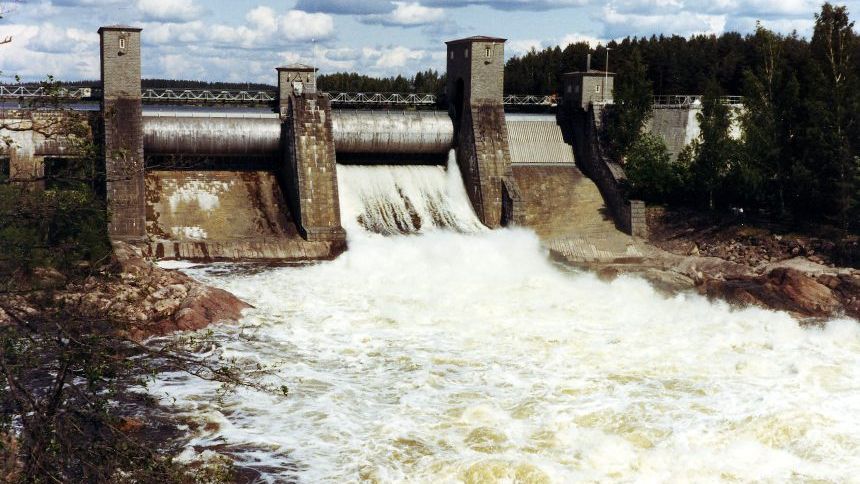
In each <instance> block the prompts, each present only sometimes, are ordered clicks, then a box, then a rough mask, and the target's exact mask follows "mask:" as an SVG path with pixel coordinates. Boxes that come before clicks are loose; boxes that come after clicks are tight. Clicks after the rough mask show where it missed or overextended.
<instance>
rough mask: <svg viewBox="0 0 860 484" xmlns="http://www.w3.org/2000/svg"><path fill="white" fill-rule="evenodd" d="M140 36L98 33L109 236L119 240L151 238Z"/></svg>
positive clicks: (134, 31)
mask: <svg viewBox="0 0 860 484" xmlns="http://www.w3.org/2000/svg"><path fill="white" fill-rule="evenodd" d="M140 31H141V29H139V28H134V27H126V26H110V27H102V28H100V29H99V35H100V37H101V72H102V89H103V99H102V117H103V120H104V130H103V133H104V143H103V149H104V156H105V172H106V175H107V203H108V210H109V211H110V223H109V227H108V232H109V235H110V237H111V239H115V240H130V241H141V240H143V239H145V238H146V209H145V188H144V158H143V120H142V104H141V89H140Z"/></svg>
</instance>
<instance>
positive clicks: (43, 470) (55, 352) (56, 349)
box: [0, 294, 277, 484]
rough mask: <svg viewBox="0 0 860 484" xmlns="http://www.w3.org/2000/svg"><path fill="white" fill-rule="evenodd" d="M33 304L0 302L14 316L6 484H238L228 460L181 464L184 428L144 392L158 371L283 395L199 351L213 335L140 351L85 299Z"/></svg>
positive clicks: (6, 351)
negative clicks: (28, 308) (176, 458)
mask: <svg viewBox="0 0 860 484" xmlns="http://www.w3.org/2000/svg"><path fill="white" fill-rule="evenodd" d="M26 301H27V304H28V305H31V306H32V307H35V308H37V311H25V310H24V309H23V308H20V307H17V305H20V301H18V302H17V305H14V304H10V303H12V302H13V301H9V300H7V299H4V298H0V310H3V311H4V312H5V314H6V315H8V316H9V317H10V318H11V324H8V325H3V326H0V373H2V379H3V381H4V383H5V384H4V385H3V386H0V408H2V409H3V412H2V413H1V414H0V461H2V462H4V463H6V465H5V466H4V467H0V480H3V482H22V483H41V482H99V483H100V482H119V483H139V482H163V483H177V484H196V483H201V484H202V483H207V484H208V483H220V482H235V476H234V469H233V468H232V465H230V463H229V462H226V459H224V458H221V459H216V460H214V461H209V462H206V463H203V464H202V465H197V464H195V465H194V466H193V467H187V466H186V465H184V464H179V463H177V462H175V461H174V460H173V455H175V454H176V453H178V451H179V450H180V449H181V446H182V445H183V443H184V441H183V440H182V438H181V435H180V433H179V432H177V431H176V430H175V426H176V425H177V423H178V422H177V421H175V418H173V417H172V416H171V413H170V410H169V409H166V408H162V407H160V406H159V404H158V402H157V401H155V400H154V399H152V398H150V397H148V396H146V395H144V394H141V393H139V390H141V389H145V387H146V385H147V383H148V381H149V378H150V376H151V375H154V374H157V373H159V372H184V373H189V374H193V375H195V376H196V377H199V378H203V379H206V380H210V381H215V382H220V383H221V384H222V385H223V387H224V388H225V391H230V389H232V388H235V387H236V386H239V385H242V386H251V387H253V388H255V389H258V390H263V391H268V392H270V393H272V394H277V393H276V389H274V388H268V387H265V386H262V385H259V384H257V383H254V382H253V381H250V380H246V377H245V375H247V374H250V373H251V372H249V371H245V369H243V368H238V367H237V366H236V364H235V363H234V362H230V361H225V362H221V361H219V360H214V361H212V360H207V359H203V358H201V357H197V356H196V355H195V352H196V351H199V349H200V347H201V346H202V347H206V348H208V347H211V346H212V345H213V344H215V341H214V338H213V336H212V334H211V333H208V334H204V335H201V336H196V337H193V338H185V339H183V338H179V339H174V340H170V341H167V342H165V343H164V344H162V345H160V346H159V345H147V346H143V345H140V344H138V343H135V342H133V341H130V340H128V339H126V338H125V337H123V336H121V333H120V332H119V330H120V329H122V328H123V327H124V326H123V325H124V322H122V321H117V320H115V319H112V318H111V317H108V316H107V315H106V314H105V312H104V311H102V310H97V309H94V308H92V307H88V306H87V304H86V302H78V303H75V302H70V301H66V302H58V301H57V300H55V299H53V298H52V297H51V294H44V295H38V294H35V295H34V294H31V295H29V297H28V298H27V300H26ZM266 371H267V370H266V369H265V368H264V369H262V370H260V369H254V370H253V372H256V374H263V373H264V372H266ZM135 390H138V391H135ZM10 436H14V438H10ZM4 443H5V444H6V445H5V448H4V446H3V444H4ZM10 454H12V455H13V456H15V455H17V459H15V458H11V459H10ZM10 462H11V465H10V464H9V463H10Z"/></svg>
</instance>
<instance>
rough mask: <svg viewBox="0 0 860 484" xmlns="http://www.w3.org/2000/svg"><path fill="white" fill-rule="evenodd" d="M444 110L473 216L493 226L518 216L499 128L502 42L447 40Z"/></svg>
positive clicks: (516, 194)
mask: <svg viewBox="0 0 860 484" xmlns="http://www.w3.org/2000/svg"><path fill="white" fill-rule="evenodd" d="M447 45H448V53H447V59H448V84H447V86H446V90H447V91H446V92H447V96H448V111H449V113H450V114H451V117H452V119H453V121H454V133H455V137H456V140H455V141H456V150H457V164H458V165H459V167H460V172H461V173H462V174H463V181H464V182H465V184H466V191H467V192H468V194H469V199H470V200H471V201H472V207H474V209H475V213H477V214H478V217H479V218H480V219H481V222H483V223H484V225H486V226H488V227H490V228H496V227H499V226H502V225H506V224H508V223H510V222H517V221H519V219H520V218H521V217H522V212H521V202H520V199H519V198H520V197H519V189H518V188H517V186H516V182H515V180H514V178H513V172H512V170H511V154H510V149H509V146H508V130H507V126H506V125H505V109H504V98H503V95H504V84H505V39H501V38H498V37H486V36H476V37H468V38H465V39H460V40H453V41H450V42H447Z"/></svg>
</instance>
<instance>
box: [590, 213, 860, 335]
mask: <svg viewBox="0 0 860 484" xmlns="http://www.w3.org/2000/svg"><path fill="white" fill-rule="evenodd" d="M648 223H649V231H650V238H649V240H648V241H647V242H648V243H647V244H643V245H644V246H645V250H643V252H644V257H641V258H637V259H633V260H609V261H604V262H598V263H593V264H587V266H588V267H589V268H590V269H592V270H595V271H596V272H597V273H598V274H600V275H601V276H603V277H615V276H617V275H619V274H635V275H638V276H641V277H644V278H645V279H647V280H649V281H651V282H652V283H653V284H654V285H655V286H656V287H658V288H660V289H662V290H664V291H665V292H667V293H676V292H680V291H689V290H693V291H696V292H698V293H699V294H702V295H704V296H707V297H709V298H712V299H722V300H726V301H728V302H730V303H733V304H737V305H739V306H746V305H756V306H761V307H764V308H768V309H775V310H781V311H788V312H790V313H792V314H794V315H795V316H797V317H798V318H801V319H803V320H804V321H815V320H817V319H820V318H832V317H843V316H848V317H852V318H856V319H860V270H858V269H856V268H854V267H844V266H843V267H840V263H841V262H844V261H847V262H849V263H850V262H851V261H852V260H855V259H853V257H855V255H854V254H855V253H856V251H857V248H856V244H857V241H856V240H852V239H847V240H839V241H838V242H837V241H834V240H832V239H828V238H827V237H822V236H817V237H816V236H811V235H808V234H793V233H791V232H789V231H787V230H785V229H784V228H782V227H775V226H768V225H759V224H754V223H750V222H749V221H746V220H743V219H740V218H738V217H734V218H733V217H725V216H723V217H713V216H708V215H707V214H704V215H703V214H695V213H687V212H666V211H664V210H662V209H650V210H649V217H648ZM852 244H853V246H852Z"/></svg>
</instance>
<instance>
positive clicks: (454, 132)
mask: <svg viewBox="0 0 860 484" xmlns="http://www.w3.org/2000/svg"><path fill="white" fill-rule="evenodd" d="M99 33H100V35H101V39H102V40H101V65H102V77H103V96H102V99H101V106H100V107H101V111H100V112H98V113H93V114H94V115H95V116H94V119H92V120H91V122H90V125H91V129H90V132H89V134H88V135H83V138H87V136H88V137H89V138H90V139H92V140H94V141H95V142H96V143H97V144H99V145H100V146H101V147H102V154H103V156H104V165H105V171H106V173H107V177H108V180H107V184H106V192H107V194H106V198H107V205H108V210H109V215H110V236H111V238H112V239H113V240H124V241H130V242H132V243H135V244H138V245H140V246H141V247H143V248H145V249H146V250H148V251H149V254H151V255H153V256H155V257H159V258H184V259H198V260H241V259H256V260H259V259H268V260H313V259H327V258H333V257H335V256H337V255H338V254H339V253H340V252H341V251H343V250H345V248H346V242H347V240H346V233H345V231H344V229H343V225H344V221H343V220H342V218H343V214H342V212H341V207H340V203H341V199H342V197H341V194H340V193H339V187H340V184H339V181H338V172H339V170H340V171H342V172H343V173H346V172H349V173H350V174H352V176H353V179H354V180H353V181H355V180H365V182H366V183H363V185H361V186H365V188H367V187H375V186H383V185H384V184H382V181H383V180H393V183H394V185H393V186H397V187H399V186H401V185H407V186H410V187H413V188H415V187H421V186H424V185H426V184H427V183H429V185H427V186H433V187H436V188H438V186H439V185H438V183H436V182H439V181H440V180H448V181H450V182H451V183H454V184H459V185H462V188H463V190H462V193H463V195H464V197H466V198H468V204H467V206H465V207H464V206H462V204H459V205H457V207H456V209H450V210H448V209H446V210H443V211H442V212H444V213H447V214H449V215H450V214H455V213H456V214H459V215H457V217H455V218H456V219H457V220H461V221H462V220H468V217H466V216H465V212H462V211H461V210H462V209H464V208H466V209H471V210H473V211H474V213H475V215H476V217H477V219H476V220H479V221H480V223H481V224H482V225H483V226H485V227H489V228H491V229H492V228H497V227H502V226H506V225H511V224H514V225H528V226H532V227H535V228H536V229H537V230H539V232H540V233H542V234H549V233H550V232H553V231H555V232H558V231H563V230H566V228H569V227H571V226H572V225H570V223H569V222H570V217H574V218H576V217H579V215H576V213H578V212H576V209H577V206H575V205H576V204H580V205H582V206H583V207H586V206H588V207H592V206H594V205H595V204H596V203H598V202H599V201H597V200H595V199H594V196H593V195H594V193H602V194H603V197H604V198H606V197H610V196H616V195H617V194H615V195H613V194H611V193H609V192H607V191H606V190H605V189H604V187H603V185H601V182H600V181H599V180H598V179H595V181H597V182H598V186H600V190H599V191H598V190H593V189H592V188H594V187H593V184H592V182H591V181H590V180H588V177H591V178H596V177H598V178H599V177H601V176H602V172H600V171H599V170H590V171H589V170H586V169H585V168H583V170H582V171H579V168H578V167H577V163H580V164H581V165H582V166H583V167H586V166H591V165H590V164H589V162H588V160H585V161H580V160H579V157H580V151H581V150H582V149H583V148H582V147H578V148H577V149H576V150H574V149H573V148H572V147H571V144H573V145H574V147H576V146H577V143H579V141H581V140H578V139H577V138H575V136H573V135H571V134H570V133H568V132H567V131H565V130H564V129H562V128H563V127H564V126H563V125H562V126H560V125H559V123H558V122H557V121H555V118H554V117H553V116H547V115H544V116H532V117H521V116H519V115H512V116H511V117H510V118H508V117H507V115H506V113H505V109H504V107H505V105H504V103H505V101H504V98H503V92H502V87H503V84H504V83H503V75H504V43H505V39H500V38H496V37H480V36H479V37H469V38H466V39H460V40H456V41H452V42H448V43H447V46H448V96H447V99H448V102H449V105H448V111H447V112H439V111H427V110H420V109H418V110H373V111H368V110H364V111H362V110H337V111H333V110H332V107H331V101H330V99H331V98H330V97H329V96H328V95H327V94H325V93H320V92H317V89H316V69H315V68H313V67H311V66H305V65H301V64H296V65H291V66H286V67H281V68H278V69H277V73H278V95H277V96H278V97H277V99H275V100H274V102H275V105H276V107H275V108H274V109H272V110H271V111H269V110H266V109H265V108H264V109H256V110H254V109H248V108H244V109H231V108H225V107H223V106H222V107H221V108H217V109H213V108H212V107H201V106H195V107H194V108H193V109H182V108H178V107H172V108H171V107H165V106H157V107H152V108H147V109H144V108H143V103H142V101H143V94H142V92H141V89H140V29H137V28H131V27H124V26H113V27H103V28H102V29H100V30H99ZM185 94H186V92H185V91H183V92H182V95H183V96H184V95H185ZM218 94H219V95H225V96H226V95H227V94H229V93H218ZM240 94H245V93H240ZM189 95H190V94H189ZM361 96H364V95H363V94H361ZM239 97H241V98H242V100H244V97H242V96H239ZM269 100H272V98H269ZM194 102H196V101H194ZM243 102H244V101H243ZM547 106H549V105H547ZM583 126H585V125H583ZM571 127H572V128H573V129H574V130H575V128H576V126H575V125H571ZM586 128H587V127H586ZM586 128H584V129H586ZM27 136H30V138H27ZM39 136H40V135H39V134H37V133H35V130H34V133H31V134H30V135H21V136H20V143H18V144H16V148H15V149H14V150H9V149H7V151H8V152H9V153H6V154H3V153H0V158H2V157H6V158H9V159H10V160H9V164H10V165H12V167H11V168H10V172H12V173H13V174H14V176H13V178H14V177H19V178H24V177H25V176H26V177H30V178H40V177H41V174H42V173H43V172H40V171H39V170H44V167H45V166H46V165H45V163H44V161H43V158H44V157H47V156H49V155H51V154H60V155H66V156H72V155H71V154H70V150H71V149H72V148H73V147H74V143H73V141H75V140H72V139H60V138H57V139H51V138H50V137H48V136H45V137H44V139H42V138H39ZM592 138H593V137H592ZM592 138H588V137H586V138H583V139H586V140H590V139H592ZM581 152H582V153H583V154H585V155H587V156H591V154H592V152H591V151H587V150H585V151H581ZM451 153H453V155H450V154H451ZM449 155H450V156H449ZM373 165H375V166H376V167H378V168H379V169H371V168H373ZM515 167H516V169H514V168H515ZM548 167H551V168H548ZM398 169H399V171H397V170H398ZM439 170H441V172H439ZM451 170H455V171H457V172H459V176H457V177H452V176H450V174H451ZM387 171H391V172H392V175H393V174H394V172H395V171H396V172H397V173H398V174H399V175H397V176H395V177H394V178H391V177H387V176H383V175H382V174H381V173H382V172H387ZM369 173H375V174H377V175H378V176H374V177H370V178H369V180H370V181H367V180H366V179H368V174H369ZM445 173H447V174H448V175H447V176H444V177H442V176H441V175H443V174H445ZM398 177H399V178H398ZM430 180H435V182H434V183H436V184H433V183H430ZM381 184H382V185H381ZM589 184H592V185H589ZM353 185H354V183H353ZM521 185H522V186H521ZM384 186H386V187H388V192H386V193H388V195H390V196H388V198H385V200H390V199H391V197H393V196H394V195H395V194H397V193H399V192H397V190H393V191H392V190H391V186H392V185H391V184H388V185H384ZM434 190H435V188H434ZM437 191H438V190H437ZM359 192H360V190H359ZM362 193H363V192H362ZM434 193H435V192H434ZM450 193H459V192H457V190H454V191H452V192H450ZM586 193H588V194H587V195H583V194H586ZM571 194H573V195H571ZM434 196H435V195H432V194H430V193H428V194H419V193H411V194H410V197H409V200H408V201H404V202H403V203H404V204H405V205H404V207H406V208H404V210H401V211H400V212H403V213H406V212H409V210H411V209H410V208H409V206H410V204H413V205H414V204H415V203H418V202H416V201H422V202H421V203H425V202H426V204H425V205H426V206H425V208H427V210H425V211H424V212H426V213H424V212H422V213H424V215H423V218H424V219H426V220H424V221H423V222H421V223H420V224H418V226H414V227H413V226H410V223H403V224H401V225H403V226H404V227H405V228H406V229H410V227H411V229H410V230H412V229H414V230H419V231H420V230H421V228H420V227H430V226H436V224H437V223H438V224H439V225H438V226H439V227H446V226H452V227H459V228H458V230H461V229H462V228H463V227H464V226H470V224H471V222H469V223H466V224H465V225H464V224H463V223H460V222H457V223H453V222H451V221H447V222H446V221H445V220H441V219H440V220H436V219H435V218H433V217H435V216H436V215H434V214H435V213H436V211H435V209H432V207H446V206H447V207H449V208H450V207H451V205H450V204H446V203H443V201H440V200H436V199H435V198H433V197H434ZM428 197H429V198H428ZM347 198H348V197H347ZM383 198H384V197H383ZM383 202H384V201H383ZM383 202H380V203H383ZM384 203H387V202H384ZM458 203H459V202H458ZM606 203H607V205H608V206H609V207H610V208H611V209H612V210H611V211H613V212H612V213H615V212H614V210H615V207H616V205H617V204H616V203H615V202H614V199H613V201H611V202H610V201H609V200H608V199H607V202H606ZM355 205H357V204H355ZM383 208H384V207H383ZM412 208H417V205H416V206H413V207H412ZM400 212H398V213H400ZM372 213H374V214H375V213H377V212H373V211H372ZM378 213H387V212H386V211H385V210H381V209H380V211H378ZM571 214H573V215H571ZM437 215H438V214H437ZM370 218H373V217H370ZM452 220H453V219H452ZM349 222H353V221H349ZM407 222H413V221H407ZM443 222H444V223H443ZM449 222H451V223H449ZM413 225H414V224H413ZM389 229H390V227H389ZM386 230H388V229H386ZM469 230H472V229H471V228H470V229H469ZM383 231H384V230H383ZM555 232H553V233H555Z"/></svg>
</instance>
